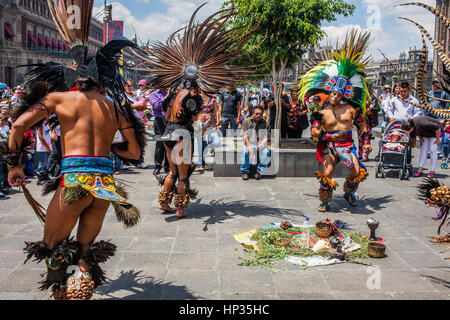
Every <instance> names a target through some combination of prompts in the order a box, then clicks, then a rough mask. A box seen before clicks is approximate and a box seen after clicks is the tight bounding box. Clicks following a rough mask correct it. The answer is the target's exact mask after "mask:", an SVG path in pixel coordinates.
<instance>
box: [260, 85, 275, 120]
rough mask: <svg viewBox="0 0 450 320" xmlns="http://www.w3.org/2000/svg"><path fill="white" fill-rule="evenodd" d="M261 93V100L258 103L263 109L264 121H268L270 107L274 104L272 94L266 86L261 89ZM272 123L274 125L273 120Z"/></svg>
mask: <svg viewBox="0 0 450 320" xmlns="http://www.w3.org/2000/svg"><path fill="white" fill-rule="evenodd" d="M261 95H262V97H261V101H260V103H259V105H260V106H261V107H262V108H263V109H264V120H266V122H270V119H271V117H270V114H271V111H270V108H272V107H273V106H275V99H274V97H273V95H272V94H271V93H270V90H269V89H267V88H264V89H263V90H262V94H261ZM269 105H270V106H269ZM274 119H275V118H274ZM274 125H275V122H274ZM271 127H272V126H271Z"/></svg>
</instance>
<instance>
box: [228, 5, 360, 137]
mask: <svg viewBox="0 0 450 320" xmlns="http://www.w3.org/2000/svg"><path fill="white" fill-rule="evenodd" d="M223 8H225V9H234V10H235V11H236V15H235V16H234V17H233V18H232V19H231V20H230V23H229V26H230V27H232V28H235V27H241V28H242V32H243V33H245V32H249V31H250V30H251V29H252V28H253V27H254V26H255V25H257V24H259V27H258V28H257V29H256V30H255V31H254V32H253V33H252V35H251V38H250V41H249V42H248V44H247V45H246V46H245V47H244V48H243V51H244V52H246V53H247V54H248V55H249V56H250V58H248V59H249V61H252V62H253V64H254V65H259V67H258V70H257V71H259V72H260V73H264V72H267V70H270V72H271V74H272V78H273V87H274V95H275V103H276V105H277V117H276V126H275V128H277V129H279V128H280V127H281V93H282V90H283V89H282V86H281V83H280V80H281V76H282V74H283V73H284V71H285V70H286V68H289V67H291V66H293V65H294V64H295V63H297V62H299V60H300V58H301V57H302V55H303V54H304V53H305V52H306V50H307V49H308V48H311V47H313V46H314V45H316V44H317V43H318V42H319V41H320V40H321V39H322V38H323V37H324V36H325V32H324V31H322V29H321V25H322V22H323V21H328V22H332V21H335V20H336V16H337V15H344V16H346V17H347V16H348V15H350V14H352V13H353V11H354V9H355V6H354V5H350V4H347V3H346V2H345V1H344V0H228V1H225V2H224V4H223ZM263 40H264V41H263ZM261 41H263V42H261ZM243 61H245V60H243ZM243 61H242V62H243ZM242 62H241V63H242Z"/></svg>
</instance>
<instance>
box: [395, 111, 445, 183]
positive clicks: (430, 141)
mask: <svg viewBox="0 0 450 320" xmlns="http://www.w3.org/2000/svg"><path fill="white" fill-rule="evenodd" d="M441 128H442V127H441V123H440V122H439V121H438V120H436V119H433V118H431V117H427V116H418V117H415V118H413V119H410V120H408V121H405V122H403V125H402V129H403V130H404V131H405V132H407V133H409V135H410V137H412V138H414V139H415V137H419V140H420V144H421V149H420V160H419V169H418V170H417V173H416V174H415V175H414V176H415V177H420V176H422V173H423V167H424V165H425V162H426V161H427V155H428V152H429V153H430V159H431V168H430V173H429V174H428V178H434V175H435V170H436V164H437V160H438V156H437V152H436V150H437V148H438V147H439V145H440V143H441Z"/></svg>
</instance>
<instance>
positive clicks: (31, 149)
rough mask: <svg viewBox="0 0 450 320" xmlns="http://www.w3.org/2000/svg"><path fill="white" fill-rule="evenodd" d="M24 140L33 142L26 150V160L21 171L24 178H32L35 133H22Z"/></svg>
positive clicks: (31, 131)
mask: <svg viewBox="0 0 450 320" xmlns="http://www.w3.org/2000/svg"><path fill="white" fill-rule="evenodd" d="M24 139H26V140H33V141H34V142H33V143H32V144H31V145H30V146H28V147H27V148H26V149H27V151H28V155H27V160H26V162H25V167H24V168H23V171H24V173H25V176H26V177H34V156H35V153H36V131H35V130H31V129H30V130H28V131H26V132H25V133H24Z"/></svg>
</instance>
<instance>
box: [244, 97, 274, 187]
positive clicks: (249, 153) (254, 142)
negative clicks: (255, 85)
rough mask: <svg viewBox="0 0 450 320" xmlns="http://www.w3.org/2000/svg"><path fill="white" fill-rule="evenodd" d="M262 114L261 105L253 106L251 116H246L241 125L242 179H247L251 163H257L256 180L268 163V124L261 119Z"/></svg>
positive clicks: (259, 177)
mask: <svg viewBox="0 0 450 320" xmlns="http://www.w3.org/2000/svg"><path fill="white" fill-rule="evenodd" d="M263 114H264V110H263V108H262V107H261V106H256V107H254V108H253V116H252V117H249V118H247V119H246V120H245V121H244V124H243V125H242V130H243V133H244V146H243V150H242V156H241V161H242V165H241V174H242V179H243V180H248V179H249V173H250V165H251V164H257V172H256V173H255V179H256V180H260V179H261V176H262V174H263V173H264V169H265V168H267V167H268V165H269V161H270V151H269V149H268V147H267V142H268V141H269V137H270V126H269V124H268V123H267V122H266V121H265V120H264V119H263ZM260 131H261V132H260ZM264 133H265V135H264ZM258 156H259V157H258ZM258 158H259V161H258Z"/></svg>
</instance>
